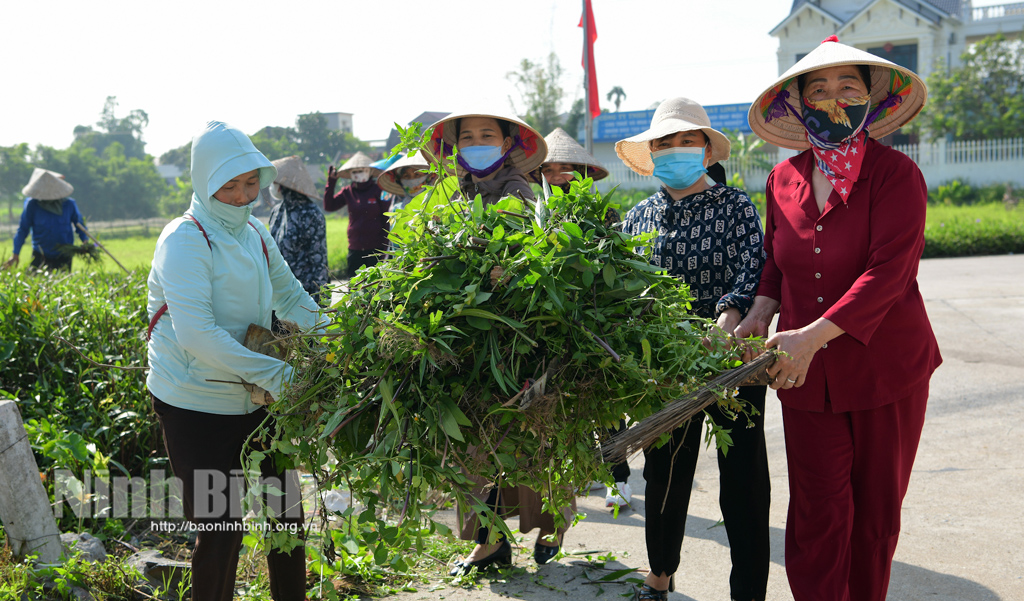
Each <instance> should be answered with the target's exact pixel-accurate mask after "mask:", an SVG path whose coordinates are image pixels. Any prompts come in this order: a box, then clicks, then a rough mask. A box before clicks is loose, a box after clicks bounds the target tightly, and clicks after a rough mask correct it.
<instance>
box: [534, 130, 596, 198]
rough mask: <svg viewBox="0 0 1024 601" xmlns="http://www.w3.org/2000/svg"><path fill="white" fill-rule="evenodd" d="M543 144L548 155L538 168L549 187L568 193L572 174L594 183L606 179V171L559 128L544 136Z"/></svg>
mask: <svg viewBox="0 0 1024 601" xmlns="http://www.w3.org/2000/svg"><path fill="white" fill-rule="evenodd" d="M544 142H545V143H547V146H548V154H547V156H546V157H545V159H544V163H543V164H541V166H540V173H541V175H543V176H544V179H545V180H547V182H548V184H550V185H551V186H556V187H559V188H562V191H563V192H568V191H569V182H570V181H572V179H573V177H575V176H574V173H580V174H582V175H583V177H589V178H591V179H593V180H594V181H595V182H596V181H599V180H602V179H604V178H606V177H608V170H607V169H605V168H604V166H602V165H601V163H600V162H598V160H597V159H595V158H594V157H593V155H591V154H590V153H589V152H587V151H586V149H585V148H583V147H582V146H580V144H579V142H577V141H576V140H574V139H573V138H572V136H570V135H569V134H567V133H566V132H565V130H564V129H562V128H561V127H556V128H555V129H554V131H552V132H551V133H550V134H548V135H547V136H545V137H544Z"/></svg>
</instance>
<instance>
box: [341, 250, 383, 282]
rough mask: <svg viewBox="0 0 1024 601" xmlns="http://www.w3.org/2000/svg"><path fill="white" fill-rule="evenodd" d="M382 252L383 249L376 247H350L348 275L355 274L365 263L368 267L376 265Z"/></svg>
mask: <svg viewBox="0 0 1024 601" xmlns="http://www.w3.org/2000/svg"><path fill="white" fill-rule="evenodd" d="M381 252H383V251H381V250H379V249H375V248H374V249H370V250H356V249H354V248H350V249H348V268H347V269H348V277H352V276H354V275H355V274H356V270H357V269H359V268H360V267H362V266H364V265H365V266H367V267H373V266H374V265H376V264H377V260H378V259H379V255H380V253H381Z"/></svg>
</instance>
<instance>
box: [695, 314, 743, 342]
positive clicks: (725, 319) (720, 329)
mask: <svg viewBox="0 0 1024 601" xmlns="http://www.w3.org/2000/svg"><path fill="white" fill-rule="evenodd" d="M739 323H740V310H739V309H733V308H729V309H726V310H725V311H722V314H721V315H719V316H718V321H717V322H716V324H715V325H716V326H717V327H716V328H714V329H713V330H712V332H711V334H710V335H709V336H707V337H706V338H704V340H702V341H701V343H702V344H703V345H704V348H706V349H708V350H711V349H712V348H713V347H714V343H715V340H717V341H718V342H719V343H720V344H722V345H723V346H727V347H733V346H735V344H736V341H735V340H730V339H729V336H730V333H731V332H732V331H733V330H735V329H736V326H737V325H739ZM712 339H714V340H712Z"/></svg>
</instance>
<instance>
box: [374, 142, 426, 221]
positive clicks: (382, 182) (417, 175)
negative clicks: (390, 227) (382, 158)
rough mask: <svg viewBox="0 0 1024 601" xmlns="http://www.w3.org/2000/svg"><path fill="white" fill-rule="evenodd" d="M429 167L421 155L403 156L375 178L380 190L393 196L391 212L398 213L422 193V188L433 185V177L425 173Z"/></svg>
mask: <svg viewBox="0 0 1024 601" xmlns="http://www.w3.org/2000/svg"><path fill="white" fill-rule="evenodd" d="M429 167H430V165H429V164H428V163H427V159H425V158H423V154H422V153H419V152H417V153H416V154H413V155H409V156H404V157H402V158H400V159H398V160H397V161H395V162H394V163H392V164H391V166H390V167H388V168H387V169H385V170H384V172H383V173H381V174H380V177H378V178H377V185H379V186H380V189H381V190H384V191H385V192H387V193H389V194H393V195H394V197H395V200H392V201H391V211H392V212H395V211H399V210H401V209H403V208H404V207H405V205H407V204H408V203H409V201H410V200H412V199H413V198H415V197H416V196H417V195H419V194H420V192H422V191H423V186H426V185H430V184H431V183H433V180H434V179H435V177H434V176H433V175H431V174H429V173H427V169H428V168H429Z"/></svg>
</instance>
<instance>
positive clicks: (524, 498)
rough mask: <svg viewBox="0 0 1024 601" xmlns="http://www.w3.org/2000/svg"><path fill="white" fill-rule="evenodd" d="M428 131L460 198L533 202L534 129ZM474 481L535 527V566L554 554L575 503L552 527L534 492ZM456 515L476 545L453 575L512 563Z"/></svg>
mask: <svg viewBox="0 0 1024 601" xmlns="http://www.w3.org/2000/svg"><path fill="white" fill-rule="evenodd" d="M431 128H432V130H431V136H430V139H429V140H428V142H427V145H426V156H427V159H428V160H430V161H432V162H436V161H442V160H445V159H446V158H447V157H448V156H451V154H453V153H454V152H455V151H456V149H457V151H458V156H457V159H456V169H457V171H458V175H459V188H460V190H459V194H461V195H462V196H463V197H464V198H466V199H473V198H475V197H476V195H477V194H479V195H480V196H481V200H482V201H483V203H484V204H485V205H490V204H494V203H496V202H498V201H499V200H501V199H502V198H505V197H507V196H514V197H516V198H518V199H520V200H522V201H524V202H526V203H532V202H533V201H534V195H533V190H532V188H530V184H529V182H528V181H527V179H526V174H527V173H530V172H532V171H533V170H534V169H536V168H537V167H539V166H540V164H541V162H543V161H544V157H545V156H546V155H547V145H546V144H545V143H544V138H542V137H541V135H540V134H539V133H538V132H537V131H536V130H535V129H533V128H532V127H530V126H529V125H527V124H525V123H523V122H522V121H520V120H519V119H516V118H515V117H509V116H507V115H503V114H501V113H486V112H464V113H454V114H451V115H448V116H447V117H445V118H444V119H441V120H440V121H438V122H436V123H434V124H433V125H432V126H431ZM472 479H473V480H474V481H475V484H476V486H475V488H474V490H473V491H472V493H471V494H472V495H473V496H474V497H475V500H476V501H478V502H479V503H480V504H483V505H486V506H487V507H488V508H489V509H490V510H491V512H493V514H492V516H491V517H492V518H494V517H495V516H499V517H501V518H506V517H511V516H515V515H518V516H519V530H520V532H523V533H526V532H530V531H531V530H533V529H534V528H537V529H538V531H539V532H538V534H537V540H536V543H535V544H534V553H533V556H534V559H535V560H536V562H537V563H538V564H546V563H548V562H549V561H551V560H552V559H554V558H555V556H557V555H558V551H559V548H560V546H561V541H562V537H563V535H564V533H565V531H566V530H567V529H568V527H569V525H570V524H571V523H572V519H573V515H574V514H575V512H576V503H575V501H573V502H572V503H571V505H570V506H569V507H562V508H560V510H559V513H560V515H561V517H562V519H563V521H564V525H563V526H561V527H557V528H556V526H555V520H554V517H553V516H552V515H551V514H550V513H549V512H546V511H544V509H543V506H544V501H543V498H542V497H541V495H540V493H538V492H537V491H534V490H532V489H530V488H527V487H525V486H515V487H500V488H498V487H496V486H494V483H492V482H488V481H486V480H483V479H480V478H472ZM459 514H460V517H461V520H462V523H461V528H460V532H459V535H460V537H461V538H462V539H463V540H473V541H476V543H477V545H476V547H474V548H473V550H472V551H471V552H470V554H469V555H468V556H467V557H466V558H465V559H463V560H460V561H458V562H456V564H455V567H454V568H453V569H452V571H451V574H452V575H453V576H454V575H459V574H466V573H468V572H469V571H470V570H471V569H472V568H474V567H476V568H478V569H481V570H482V569H484V568H487V567H490V566H506V565H510V564H511V562H512V547H511V544H510V543H509V541H508V540H506V539H505V537H504V535H503V534H501V533H500V532H492V531H491V529H490V528H487V527H485V526H483V525H482V523H481V520H480V519H479V517H478V515H477V514H476V513H474V512H473V511H471V510H468V509H467V508H465V507H460V508H459Z"/></svg>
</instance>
